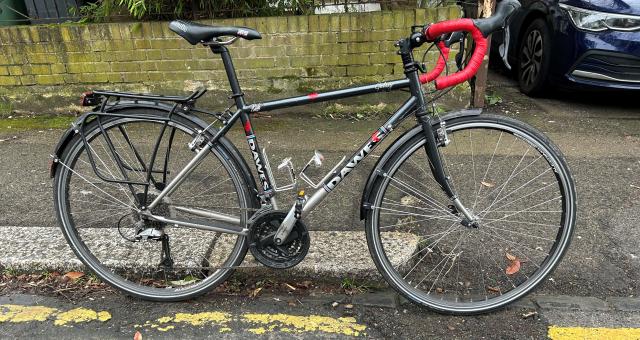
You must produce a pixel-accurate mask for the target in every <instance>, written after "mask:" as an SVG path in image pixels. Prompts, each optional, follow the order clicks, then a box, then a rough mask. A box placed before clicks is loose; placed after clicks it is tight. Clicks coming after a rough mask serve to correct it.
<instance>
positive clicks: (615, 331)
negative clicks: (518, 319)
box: [548, 326, 640, 340]
mask: <svg viewBox="0 0 640 340" xmlns="http://www.w3.org/2000/svg"><path fill="white" fill-rule="evenodd" d="M548 336H549V338H550V339H552V340H578V339H580V340H596V339H598V340H600V339H602V340H623V339H624V340H631V339H639V340H640V328H605V327H594V328H589V327H558V326H550V327H549V333H548Z"/></svg>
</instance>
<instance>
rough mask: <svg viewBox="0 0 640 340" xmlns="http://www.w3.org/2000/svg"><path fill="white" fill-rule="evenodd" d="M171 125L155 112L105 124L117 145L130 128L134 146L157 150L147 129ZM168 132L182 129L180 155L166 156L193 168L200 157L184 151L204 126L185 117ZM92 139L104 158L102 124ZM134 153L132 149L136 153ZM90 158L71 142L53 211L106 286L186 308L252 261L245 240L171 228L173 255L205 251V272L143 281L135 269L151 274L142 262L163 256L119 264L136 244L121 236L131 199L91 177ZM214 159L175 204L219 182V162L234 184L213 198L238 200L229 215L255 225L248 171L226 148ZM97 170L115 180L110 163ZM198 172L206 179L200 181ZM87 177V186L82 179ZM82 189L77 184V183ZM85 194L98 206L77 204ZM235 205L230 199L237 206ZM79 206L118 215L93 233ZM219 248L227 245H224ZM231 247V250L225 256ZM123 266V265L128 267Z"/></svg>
mask: <svg viewBox="0 0 640 340" xmlns="http://www.w3.org/2000/svg"><path fill="white" fill-rule="evenodd" d="M127 115H135V117H136V118H131V117H127ZM165 117H167V113H166V112H161V111H155V110H148V109H131V110H126V111H122V112H119V113H118V116H114V117H108V118H106V119H103V120H102V121H101V124H102V126H103V128H104V129H105V131H106V133H107V135H110V138H114V137H115V135H116V134H117V130H116V129H119V128H120V127H124V130H125V131H127V136H128V137H129V138H130V139H133V138H134V137H138V138H137V139H138V140H139V141H142V140H149V141H150V142H155V140H153V138H148V136H149V135H151V134H153V131H152V130H153V129H149V130H146V129H147V128H149V127H154V126H155V127H156V128H159V127H160V126H161V125H162V122H161V120H160V119H161V118H165ZM168 127H169V129H173V128H175V131H177V132H174V136H173V137H172V138H171V141H172V142H173V143H176V144H175V146H174V147H173V149H171V147H169V149H167V151H166V155H170V157H168V159H170V160H171V161H175V163H179V162H178V160H183V161H185V162H186V161H187V160H189V159H190V157H192V156H193V154H194V153H193V152H192V151H191V150H188V151H185V149H187V142H189V141H191V140H192V139H193V137H195V135H196V134H197V133H198V131H200V130H202V127H201V126H198V124H196V123H194V122H193V121H191V120H189V119H186V118H184V117H180V116H178V115H173V116H172V118H171V120H170V122H169V123H168ZM132 130H133V131H134V132H133V133H135V134H136V135H133V136H132V132H131V131H132ZM114 131H115V132H114ZM147 131H149V132H147ZM176 134H177V135H176ZM85 136H86V140H87V143H89V145H94V146H91V147H90V148H89V150H91V151H94V152H96V154H97V152H99V150H97V149H98V147H97V146H96V145H95V144H92V143H98V142H99V140H100V137H102V138H104V135H103V134H102V132H101V129H100V126H99V125H98V123H97V120H95V119H94V120H92V121H91V122H89V123H88V124H87V126H86V127H85ZM122 136H124V133H122ZM163 138H164V136H163ZM122 140H124V137H122ZM118 143H121V141H118ZM167 143H171V142H167ZM122 144H124V143H122ZM103 147H104V146H103ZM124 149H126V147H125V146H123V147H122V148H119V149H117V150H118V154H119V156H120V157H121V159H122V160H124V162H127V160H129V162H130V163H131V164H133V163H134V162H135V158H134V157H135V154H134V152H133V151H131V152H130V154H129V155H125V151H122V150H124ZM131 150H133V149H132V148H131ZM141 150H143V149H141ZM176 150H178V151H176ZM86 151H87V147H86V146H85V144H84V142H83V139H82V138H81V134H79V133H77V134H76V135H75V136H74V137H73V139H72V140H71V142H70V143H69V144H68V146H67V147H66V149H65V150H64V151H63V152H62V155H61V157H60V159H59V161H58V162H59V166H58V167H57V168H56V173H55V176H54V206H55V210H56V215H57V217H58V221H59V224H60V227H61V228H62V231H63V234H64V236H65V238H66V240H67V242H68V243H69V245H70V247H71V248H72V250H73V251H74V253H75V254H76V255H77V257H78V258H79V259H80V260H81V261H82V262H83V263H84V264H85V265H86V266H87V267H88V268H89V269H90V270H91V271H92V272H94V273H95V274H96V275H97V276H98V277H99V278H100V279H102V280H103V281H105V282H107V283H108V284H110V285H111V286H113V287H115V288H117V289H119V290H121V291H123V292H125V293H127V294H129V295H132V296H135V297H139V298H142V299H146V300H153V301H181V300H187V299H191V298H194V297H196V296H199V295H202V294H204V293H206V292H208V291H210V290H211V289H213V288H214V287H216V286H217V285H219V284H220V283H222V282H224V281H225V280H226V279H227V278H228V277H229V276H230V275H231V274H232V273H233V270H234V268H235V267H237V266H238V265H240V263H241V262H242V260H243V259H244V257H245V256H246V252H247V239H246V237H245V236H235V235H234V236H233V237H231V239H227V238H226V237H227V236H226V235H227V234H222V235H220V234H219V233H212V232H208V231H201V230H195V229H178V228H177V227H176V228H170V226H164V227H163V228H165V229H169V230H171V233H170V234H169V235H170V236H171V237H173V241H172V238H170V239H169V242H170V243H171V242H173V245H172V246H171V247H173V248H174V250H173V252H174V255H175V251H176V250H175V246H176V245H177V246H178V249H183V250H184V253H185V254H188V255H193V254H196V253H197V251H198V250H199V251H200V253H202V251H203V250H204V251H205V253H204V255H201V257H202V259H200V258H198V261H200V266H202V267H200V269H199V272H198V270H196V269H193V268H197V267H196V266H193V267H183V268H180V267H179V265H178V266H177V267H176V268H177V269H175V270H174V272H172V273H169V274H171V275H174V276H176V277H171V278H172V279H174V280H169V277H168V276H167V271H166V270H165V272H164V281H165V283H166V284H163V283H162V279H155V278H149V277H147V278H145V277H141V276H142V275H144V274H145V273H147V269H143V270H142V274H140V273H139V272H140V271H141V269H140V268H139V267H136V266H138V265H139V266H140V267H141V268H145V267H142V266H143V265H142V264H139V262H140V258H143V257H144V256H145V255H148V257H149V258H150V259H151V260H153V259H154V258H155V256H156V255H155V254H156V249H154V247H155V248H157V246H155V245H149V246H148V247H150V248H152V249H151V250H148V249H142V250H139V252H140V254H141V255H139V257H138V258H135V259H134V257H135V255H134V254H131V255H129V254H126V256H127V257H126V261H130V263H127V262H123V261H125V260H119V259H118V258H115V257H117V255H118V254H120V255H122V254H123V253H124V252H123V251H122V249H120V248H118V247H120V246H121V244H127V243H126V242H129V241H130V239H127V238H125V235H123V234H122V233H121V229H124V228H121V221H122V220H121V219H122V218H124V219H125V221H128V219H130V217H127V216H126V213H128V212H127V211H126V208H125V207H124V206H122V207H120V206H119V205H120V203H118V201H121V202H122V203H125V204H126V202H127V201H123V200H125V199H126V198H125V197H126V195H124V194H121V193H119V192H118V191H122V190H121V189H122V188H116V186H120V184H114V183H110V184H108V183H107V182H104V181H102V182H104V183H101V182H99V180H100V179H99V178H97V177H99V176H96V174H95V173H92V171H93V170H92V169H90V167H89V166H88V165H87V164H84V163H88V162H87V160H88V158H87V156H86V154H87V152H86ZM178 152H183V153H180V154H179V153H178ZM105 153H106V151H105ZM147 154H148V153H147ZM210 155H211V156H207V158H205V161H204V162H203V163H202V164H200V165H199V166H198V168H197V170H196V171H194V174H191V175H190V176H189V177H188V178H193V177H195V179H193V181H192V182H191V183H189V182H186V181H185V183H183V184H181V188H182V187H186V188H185V189H184V190H183V191H180V190H181V189H178V190H176V192H174V193H172V194H171V195H170V196H171V197H177V196H179V195H184V194H185V193H186V192H189V193H192V191H189V190H187V189H189V188H191V187H189V184H192V185H194V183H196V184H195V185H196V187H197V186H198V185H205V184H206V183H208V182H211V180H210V179H211V177H210V176H214V172H213V169H211V168H207V167H206V165H208V163H207V162H213V163H214V164H217V165H218V168H217V169H215V170H220V171H219V173H221V174H222V175H221V177H222V176H225V174H226V176H228V179H223V180H217V182H216V181H214V182H216V183H222V184H217V185H218V187H213V188H214V189H216V188H218V189H219V190H218V191H215V192H214V193H213V194H212V195H216V194H219V195H222V196H224V197H227V199H226V201H227V202H232V201H233V199H232V198H233V197H235V200H236V201H237V203H238V207H237V208H235V207H229V208H228V210H229V211H239V217H240V220H241V223H240V225H246V221H247V220H248V217H249V216H250V214H251V211H252V210H253V209H255V208H256V207H255V206H254V205H255V201H254V200H253V199H252V197H251V195H252V194H251V191H250V189H249V188H248V185H247V183H245V180H243V178H246V177H244V176H242V174H240V173H239V170H238V169H241V167H240V165H239V163H238V162H239V161H238V160H235V159H234V157H233V156H232V154H231V153H230V152H228V151H227V150H225V148H224V147H223V146H222V145H221V143H218V144H216V145H214V146H213V147H212V148H211V153H210ZM179 156H180V157H179ZM182 156H183V157H182ZM103 157H105V156H103ZM158 159H163V158H162V157H160V155H159V156H158ZM209 160H210V161H209ZM96 162H98V163H99V162H102V164H98V166H99V167H101V169H100V170H101V171H102V172H104V173H109V172H110V171H104V170H105V169H107V170H108V168H109V166H111V164H109V165H107V164H106V163H108V162H109V161H104V160H102V159H101V158H100V159H99V160H96ZM160 163H162V162H160ZM115 164H116V163H113V166H114V167H115ZM127 164H129V163H127ZM181 166H182V164H179V165H175V167H172V169H175V170H180V169H181ZM82 167H84V168H82ZM130 167H131V168H134V166H130ZM153 169H156V167H155V166H154V168H153ZM199 170H200V172H199V173H198V171H199ZM80 171H82V172H80ZM114 171H115V170H114ZM209 172H210V173H209ZM174 173H177V171H175V172H174ZM81 176H82V177H84V178H80V177H81ZM198 176H199V177H198ZM216 176H217V174H216ZM114 177H117V176H114ZM213 178H215V177H213ZM87 179H88V180H87ZM72 180H74V181H76V182H78V183H79V184H78V188H83V185H84V186H85V187H86V188H89V189H86V188H85V189H79V190H78V189H77V188H75V187H71V188H70V183H71V181H72ZM82 180H84V182H86V183H84V184H83V181H82ZM90 181H92V183H94V184H88V183H89V182H90ZM195 181H199V182H195ZM76 182H73V183H76ZM167 182H168V181H167ZM200 182H202V183H200ZM227 182H229V183H230V184H228V185H227V184H226V183H227ZM211 185H214V184H211ZM220 185H225V186H224V187H220ZM99 186H102V188H107V187H113V190H114V191H109V192H107V191H106V190H108V189H100V187H99ZM196 187H194V188H196ZM211 188H212V187H211V186H210V187H208V190H213V189H211ZM220 188H224V189H229V188H232V189H233V190H235V193H231V194H227V193H226V192H225V193H221V190H222V189H220ZM74 190H75V191H74ZM82 190H85V191H91V190H93V191H96V192H97V194H95V193H90V194H87V195H89V196H91V195H93V196H94V197H89V198H91V201H87V200H85V201H84V202H78V201H82V200H78V197H82V196H79V195H78V192H81V193H80V195H82ZM100 190H104V191H102V192H101V191H100ZM203 190H204V189H203ZM158 191H159V190H158ZM201 193H202V192H196V196H197V195H199V194H201ZM107 194H109V195H111V197H109V195H107ZM74 196H75V197H74ZM228 197H231V199H230V198H228ZM134 198H135V197H132V199H134ZM109 200H111V202H109ZM211 200H212V199H211V198H210V197H209V199H206V197H204V196H201V197H196V198H195V199H194V198H192V197H186V198H184V199H183V200H182V201H181V202H202V204H207V202H210V201H211ZM134 201H135V200H134ZM163 202H164V201H163ZM174 203H175V202H170V203H166V204H165V203H163V204H161V205H164V206H165V207H164V208H163V209H165V210H166V211H168V210H170V209H171V205H172V204H174ZM74 204H77V205H78V206H79V207H83V205H84V206H85V207H89V208H90V207H91V204H93V206H94V207H101V206H105V207H107V208H108V209H111V210H109V211H107V213H104V215H105V218H104V219H103V220H102V221H101V222H99V223H98V222H95V223H96V224H89V225H88V226H86V225H81V224H79V222H81V221H80V219H81V218H83V215H82V213H83V212H82V210H81V211H80V212H78V211H77V210H78V209H76V210H75V212H74V211H73V210H72V206H73V205H74ZM108 209H107V210H108ZM116 209H118V210H116ZM174 213H175V212H174ZM74 214H75V215H74ZM91 214H92V215H93V216H96V215H98V214H100V210H99V209H98V208H96V209H93V210H92V211H91ZM122 214H124V215H122ZM108 215H113V216H108ZM120 215H122V216H124V217H122V216H120ZM118 218H119V219H120V220H119V221H118V231H117V232H116V231H115V230H109V229H106V230H107V231H106V232H105V231H104V230H101V229H100V228H103V229H104V228H111V229H113V228H114V226H113V225H114V223H115V222H114V221H115V220H116V219H118ZM76 220H78V221H76ZM103 224H104V225H103ZM85 228H86V229H87V230H86V231H85V230H84V229H85ZM174 229H175V230H174ZM81 230H82V231H81ZM125 232H128V233H129V234H128V235H127V236H130V234H131V232H130V230H128V229H127V230H125ZM91 233H94V234H91ZM95 233H103V234H100V235H101V236H99V237H96V236H95V235H96V234H95ZM105 233H106V234H105ZM118 234H119V235H118ZM104 235H106V236H104ZM118 237H122V239H121V240H120V239H118ZM203 237H204V238H203ZM209 237H210V239H209ZM234 238H235V240H234ZM220 240H224V241H227V243H224V242H222V241H220ZM119 241H121V242H119ZM143 242H147V243H148V244H151V242H156V241H143ZM103 243H104V244H103ZM138 243H140V242H138ZM138 243H135V244H138ZM132 244H133V242H132ZM107 245H108V246H109V247H110V248H109V249H108V251H107V252H106V253H105V249H100V247H105V246H107ZM127 245H129V244H127ZM218 245H219V246H220V247H219V248H217V249H216V250H215V251H219V252H226V253H227V255H224V254H222V255H220V257H221V258H220V259H217V258H215V257H216V256H218V255H217V254H218V253H215V254H214V249H213V247H216V246H218ZM122 247H125V246H124V245H122ZM131 247H133V246H131ZM225 247H226V248H229V249H226V248H225ZM116 248H117V249H116ZM140 248H142V246H140ZM205 248H206V250H205ZM135 249H138V248H135ZM218 249H220V250H218ZM145 251H147V252H145ZM182 257H184V258H182ZM123 258H124V257H123ZM214 258H215V260H217V261H218V262H220V263H219V266H218V267H213V260H214ZM174 260H175V261H176V263H177V264H187V263H189V264H190V265H191V264H192V263H195V261H196V260H195V258H194V257H191V258H189V257H188V256H187V255H184V256H183V255H182V254H181V253H180V254H178V256H176V257H175V258H174ZM118 261H121V262H122V263H120V262H118ZM135 261H138V262H135ZM189 261H191V262H189ZM123 263H124V264H123ZM205 264H206V267H205ZM127 266H129V268H130V269H127V268H128V267H127ZM149 266H150V265H149ZM185 266H186V265H185ZM202 268H205V269H202ZM127 270H129V271H130V272H127ZM136 271H137V272H136ZM149 272H150V273H151V274H154V273H153V272H152V271H151V269H149ZM194 272H195V274H194ZM187 273H189V274H187ZM209 274H210V275H209ZM149 276H151V275H149ZM190 276H191V277H190ZM181 278H182V279H181ZM154 280H155V281H154ZM135 281H137V282H135ZM158 281H160V284H159V283H158ZM167 282H168V283H167Z"/></svg>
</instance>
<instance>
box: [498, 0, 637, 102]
mask: <svg viewBox="0 0 640 340" xmlns="http://www.w3.org/2000/svg"><path fill="white" fill-rule="evenodd" d="M520 2H521V3H522V7H521V9H520V10H519V11H518V12H516V13H515V14H514V15H513V18H512V20H511V22H510V24H509V27H508V29H507V30H505V34H504V35H503V36H502V37H501V36H500V35H494V36H495V38H494V41H493V46H492V50H493V51H494V53H493V54H494V55H493V56H492V58H495V57H497V58H500V59H502V62H504V64H505V65H506V66H507V68H509V69H511V70H513V71H514V73H515V74H516V75H517V78H518V83H519V86H520V90H521V91H522V92H523V93H525V94H527V95H531V96H535V95H539V94H542V93H543V92H544V91H545V90H548V89H549V88H552V87H553V86H557V85H567V84H571V85H576V84H578V85H580V86H587V87H597V88H617V89H631V90H640V0H560V1H558V0H521V1H520Z"/></svg>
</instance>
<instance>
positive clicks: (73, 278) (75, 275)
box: [64, 272, 84, 280]
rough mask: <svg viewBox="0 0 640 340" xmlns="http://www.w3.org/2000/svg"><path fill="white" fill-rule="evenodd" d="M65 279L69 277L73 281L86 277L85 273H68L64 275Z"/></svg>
mask: <svg viewBox="0 0 640 340" xmlns="http://www.w3.org/2000/svg"><path fill="white" fill-rule="evenodd" d="M64 276H65V277H68V278H69V279H71V280H77V279H79V278H81V277H83V276H84V273H83V272H68V273H66V274H64Z"/></svg>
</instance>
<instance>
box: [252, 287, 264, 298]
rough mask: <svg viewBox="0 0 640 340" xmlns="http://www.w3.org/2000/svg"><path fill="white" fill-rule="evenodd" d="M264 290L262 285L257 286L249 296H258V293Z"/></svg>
mask: <svg viewBox="0 0 640 340" xmlns="http://www.w3.org/2000/svg"><path fill="white" fill-rule="evenodd" d="M261 290H262V287H259V288H256V289H254V290H253V291H252V292H251V293H250V294H249V297H252V298H255V297H256V296H258V294H260V291H261Z"/></svg>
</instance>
